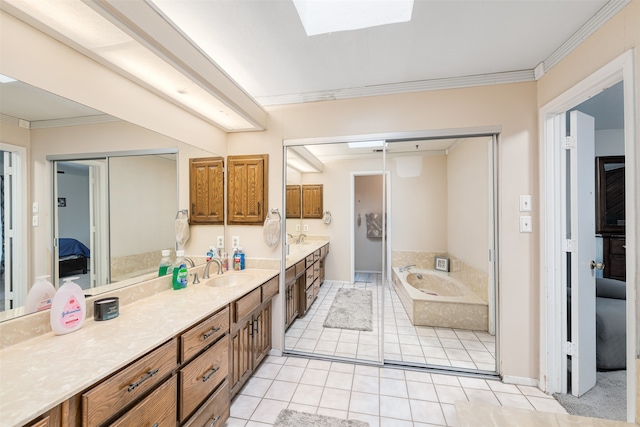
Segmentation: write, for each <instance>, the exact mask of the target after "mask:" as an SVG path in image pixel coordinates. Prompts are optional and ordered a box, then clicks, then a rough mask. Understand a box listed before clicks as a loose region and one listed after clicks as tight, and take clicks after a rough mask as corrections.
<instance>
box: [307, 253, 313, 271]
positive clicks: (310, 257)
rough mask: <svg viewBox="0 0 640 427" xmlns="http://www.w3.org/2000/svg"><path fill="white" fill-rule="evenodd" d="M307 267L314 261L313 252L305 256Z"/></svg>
mask: <svg viewBox="0 0 640 427" xmlns="http://www.w3.org/2000/svg"><path fill="white" fill-rule="evenodd" d="M306 261H307V268H309V267H311V266H312V265H313V261H315V259H314V256H313V254H311V255H309V256H307V259H306Z"/></svg>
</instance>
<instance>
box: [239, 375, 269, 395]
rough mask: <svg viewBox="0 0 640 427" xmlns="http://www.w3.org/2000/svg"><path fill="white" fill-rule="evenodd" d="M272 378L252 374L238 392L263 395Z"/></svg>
mask: <svg viewBox="0 0 640 427" xmlns="http://www.w3.org/2000/svg"><path fill="white" fill-rule="evenodd" d="M271 383H273V380H270V379H267V378H260V377H256V376H253V377H251V378H249V381H247V383H246V384H245V385H244V387H242V389H241V390H240V394H244V395H246V396H254V397H264V395H265V393H266V392H267V390H269V387H271Z"/></svg>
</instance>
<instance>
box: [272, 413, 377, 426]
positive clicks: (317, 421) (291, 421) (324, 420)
mask: <svg viewBox="0 0 640 427" xmlns="http://www.w3.org/2000/svg"><path fill="white" fill-rule="evenodd" d="M302 426H304V427H369V423H367V422H364V421H358V420H342V419H340V418H335V417H329V416H327V415H318V414H308V413H306V412H298V411H293V410H291V409H283V410H282V411H280V413H279V414H278V418H276V422H275V424H274V425H273V427H302Z"/></svg>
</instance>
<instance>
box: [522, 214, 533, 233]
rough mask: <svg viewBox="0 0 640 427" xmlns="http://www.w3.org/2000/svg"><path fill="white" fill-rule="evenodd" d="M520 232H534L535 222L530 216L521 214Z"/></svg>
mask: <svg viewBox="0 0 640 427" xmlns="http://www.w3.org/2000/svg"><path fill="white" fill-rule="evenodd" d="M520 232H521V233H532V232H533V224H532V220H531V217H530V216H521V217H520Z"/></svg>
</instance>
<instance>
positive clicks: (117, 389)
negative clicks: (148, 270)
mask: <svg viewBox="0 0 640 427" xmlns="http://www.w3.org/2000/svg"><path fill="white" fill-rule="evenodd" d="M156 280H158V281H162V280H170V278H168V277H163V278H158V279H156ZM216 280H217V281H216ZM278 291H279V274H278V271H277V270H258V269H253V270H244V271H242V272H227V273H225V274H224V275H223V276H215V275H214V276H212V278H211V279H209V280H208V281H204V280H203V281H202V282H201V283H200V284H198V285H191V284H190V285H189V286H188V287H187V288H186V289H184V290H180V291H173V290H166V291H161V292H158V293H157V294H154V295H151V296H148V297H146V298H143V299H140V300H138V301H135V302H133V303H130V304H125V305H122V306H121V308H120V315H119V316H118V317H117V318H115V319H112V320H109V321H103V322H98V321H94V320H93V319H87V320H86V321H85V324H84V326H83V328H82V329H80V330H79V331H76V332H73V333H70V334H67V335H62V336H55V335H53V333H52V332H48V333H45V334H43V335H41V336H38V337H35V338H32V339H29V340H26V341H22V342H20V343H17V344H14V345H11V346H8V347H5V348H4V349H3V350H1V351H0V362H1V364H2V369H1V370H0V414H1V416H0V426H3V427H4V426H22V425H27V426H65V427H67V426H73V427H75V426H83V427H93V426H102V425H115V426H125V425H143V424H144V425H146V423H148V424H149V425H156V426H159V427H161V426H176V425H180V426H202V425H205V424H206V425H222V424H224V421H225V420H226V419H227V418H228V417H229V406H230V401H231V397H232V393H233V392H235V391H237V390H238V389H239V388H240V387H241V386H242V384H244V382H245V381H246V379H247V378H249V376H250V375H251V373H252V372H253V370H255V368H256V367H257V366H258V364H259V363H260V362H261V361H262V359H263V358H264V357H265V355H266V354H267V353H268V351H269V350H270V349H271V300H272V298H273V297H274V296H275V295H276V294H277V293H278ZM134 420H135V421H134Z"/></svg>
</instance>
